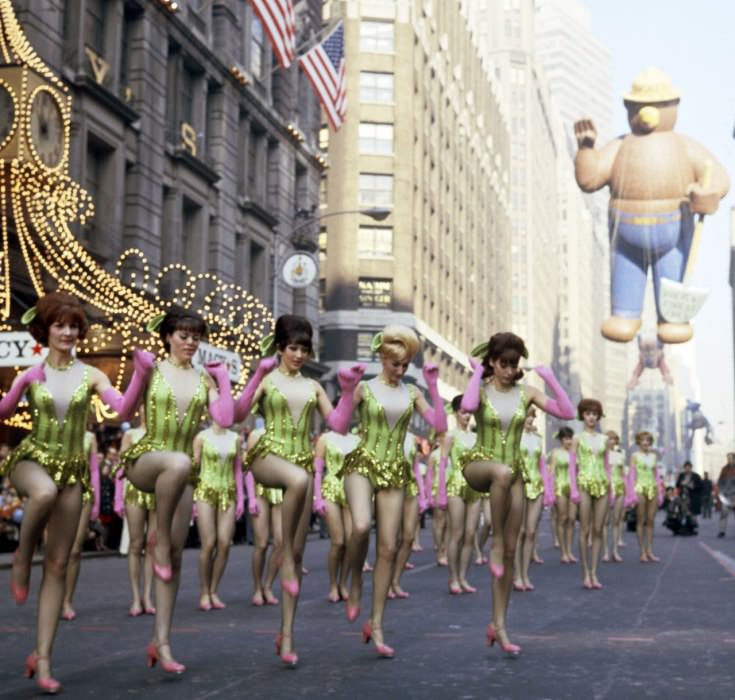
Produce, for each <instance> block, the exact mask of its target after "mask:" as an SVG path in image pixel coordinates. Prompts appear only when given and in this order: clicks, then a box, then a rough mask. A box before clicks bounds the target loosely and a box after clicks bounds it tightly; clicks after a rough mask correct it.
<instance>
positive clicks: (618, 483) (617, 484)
mask: <svg viewBox="0 0 735 700" xmlns="http://www.w3.org/2000/svg"><path fill="white" fill-rule="evenodd" d="M607 461H608V464H609V465H610V477H611V478H612V487H613V493H614V494H615V496H624V495H625V474H624V473H623V470H624V468H625V457H624V455H623V453H622V452H621V451H620V450H610V451H609V452H608V453H607Z"/></svg>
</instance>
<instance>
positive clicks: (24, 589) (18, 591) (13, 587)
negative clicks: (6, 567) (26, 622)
mask: <svg viewBox="0 0 735 700" xmlns="http://www.w3.org/2000/svg"><path fill="white" fill-rule="evenodd" d="M17 555H18V550H17V549H16V550H15V552H13V568H15V558H16V556H17ZM10 595H12V596H13V599H14V600H15V604H16V605H23V603H25V602H26V600H28V586H18V585H17V584H16V583H15V577H14V575H13V572H12V571H11V572H10Z"/></svg>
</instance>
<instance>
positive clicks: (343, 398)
mask: <svg viewBox="0 0 735 700" xmlns="http://www.w3.org/2000/svg"><path fill="white" fill-rule="evenodd" d="M363 374H365V365H363V364H362V363H360V362H358V363H357V364H356V365H352V367H347V368H344V367H343V368H342V369H341V370H339V372H337V381H338V382H339V387H340V389H341V390H342V393H341V394H340V397H339V401H338V402H337V406H336V408H334V409H333V410H332V411H331V412H330V413H329V415H328V416H327V425H328V426H329V427H330V428H331V429H332V430H334V431H335V432H336V433H342V435H344V434H345V433H346V432H347V429H348V428H349V427H350V421H351V420H352V409H353V407H354V403H355V387H356V386H357V385H358V384H359V383H360V380H361V379H362V375H363Z"/></svg>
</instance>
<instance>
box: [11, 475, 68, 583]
mask: <svg viewBox="0 0 735 700" xmlns="http://www.w3.org/2000/svg"><path fill="white" fill-rule="evenodd" d="M10 481H11V482H12V484H13V486H15V488H16V490H17V491H18V495H20V496H24V497H25V498H26V500H25V503H24V505H23V527H21V528H20V540H19V542H18V548H17V549H16V550H15V555H14V558H13V571H12V574H11V576H12V577H13V581H14V583H15V585H16V586H18V587H20V588H25V589H27V588H28V582H29V579H30V577H31V561H32V559H33V553H34V552H35V551H36V544H37V543H38V540H39V538H40V537H41V533H42V532H43V529H44V527H45V526H46V522H47V521H48V519H49V518H50V517H51V511H52V510H53V508H54V507H55V505H56V497H57V494H58V490H57V488H56V484H55V483H54V482H53V480H52V479H51V477H50V476H49V475H48V473H47V472H46V470H45V469H44V468H43V467H41V466H40V465H38V464H36V463H35V462H29V461H21V462H18V464H16V466H15V469H13V472H12V473H11V475H10ZM80 508H81V504H80ZM75 526H76V522H75ZM74 532H75V533H76V527H75V528H74Z"/></svg>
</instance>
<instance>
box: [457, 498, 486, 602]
mask: <svg viewBox="0 0 735 700" xmlns="http://www.w3.org/2000/svg"><path fill="white" fill-rule="evenodd" d="M465 506H466V507H465V519H464V536H463V538H462V549H461V550H460V552H459V585H460V586H462V590H463V591H465V592H467V593H473V592H474V590H475V589H474V587H473V586H471V585H470V584H469V582H468V581H467V569H468V568H469V565H470V557H471V556H472V547H473V544H474V536H475V533H476V532H477V523H478V522H479V520H480V509H481V508H482V505H481V503H480V501H475V502H474V503H466V504H465Z"/></svg>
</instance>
